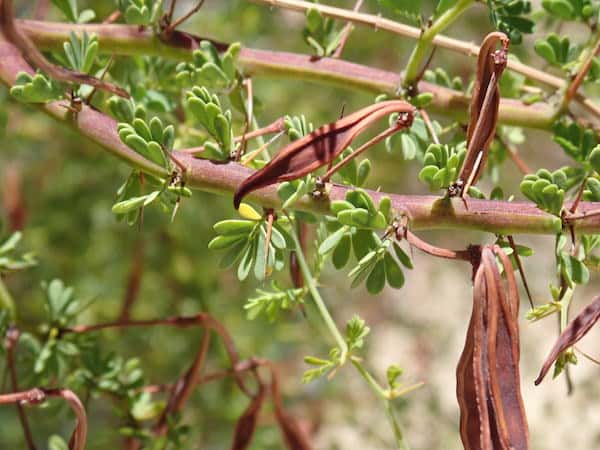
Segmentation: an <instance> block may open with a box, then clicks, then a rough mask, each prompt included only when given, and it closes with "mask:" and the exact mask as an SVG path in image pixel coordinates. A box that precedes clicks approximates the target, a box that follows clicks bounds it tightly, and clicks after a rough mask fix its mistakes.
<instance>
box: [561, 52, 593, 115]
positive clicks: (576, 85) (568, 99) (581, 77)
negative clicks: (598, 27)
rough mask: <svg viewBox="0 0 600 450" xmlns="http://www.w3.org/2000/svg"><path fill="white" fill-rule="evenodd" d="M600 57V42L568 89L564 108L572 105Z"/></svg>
mask: <svg viewBox="0 0 600 450" xmlns="http://www.w3.org/2000/svg"><path fill="white" fill-rule="evenodd" d="M598 55H600V40H599V41H598V42H597V43H596V46H595V47H594V50H593V51H592V52H591V53H590V55H589V56H588V58H587V59H586V60H585V62H584V63H583V65H582V66H581V69H579V72H577V75H575V78H573V81H571V83H570V84H569V87H567V90H566V91H565V98H564V102H563V105H564V106H568V105H569V103H571V100H573V97H575V94H576V93H577V89H579V86H581V83H583V80H584V79H585V76H586V75H587V74H588V72H589V71H590V68H591V67H592V63H593V62H594V58H595V57H596V56H598Z"/></svg>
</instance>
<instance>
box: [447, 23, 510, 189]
mask: <svg viewBox="0 0 600 450" xmlns="http://www.w3.org/2000/svg"><path fill="white" fill-rule="evenodd" d="M509 42H510V41H509V39H508V36H506V35H505V34H504V33H501V32H498V31H495V32H493V33H490V34H488V35H487V36H486V37H485V39H484V41H483V43H482V44H481V48H480V49H479V59H478V61H477V73H476V75H475V86H474V87H473V96H472V99H471V112H470V118H469V127H468V130H467V155H466V156H465V161H464V163H463V166H462V168H461V171H460V174H459V176H458V181H457V183H462V186H461V187H460V189H459V191H460V195H461V196H463V195H464V194H465V193H466V192H468V190H469V188H470V187H471V186H472V185H474V184H475V183H477V180H478V179H479V177H480V176H481V174H482V173H483V169H484V167H485V163H486V161H487V157H488V153H489V147H490V144H491V143H492V140H493V139H494V136H495V134H496V125H497V123H498V107H499V105H500V90H499V88H498V82H499V81H500V76H501V75H502V72H503V71H504V68H505V67H506V63H507V60H508V59H507V58H508V44H509ZM498 43H500V44H501V45H502V47H501V48H500V49H498V50H496V46H497V45H498Z"/></svg>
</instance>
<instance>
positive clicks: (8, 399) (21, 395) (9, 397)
mask: <svg viewBox="0 0 600 450" xmlns="http://www.w3.org/2000/svg"><path fill="white" fill-rule="evenodd" d="M48 397H60V398H62V399H64V400H65V401H67V403H69V406H71V409H72V410H73V411H74V412H75V417H76V423H75V429H74V430H73V434H72V435H71V439H70V440H69V449H70V450H84V449H85V443H86V439H87V415H86V413H85V408H84V407H83V404H82V403H81V400H79V397H77V395H75V393H74V392H73V391H71V390H69V389H59V388H57V389H40V388H34V389H29V390H28V391H22V392H13V393H11V394H4V395H0V404H7V403H18V404H27V403H30V404H34V405H38V404H40V403H43V402H45V401H46V399H47V398H48Z"/></svg>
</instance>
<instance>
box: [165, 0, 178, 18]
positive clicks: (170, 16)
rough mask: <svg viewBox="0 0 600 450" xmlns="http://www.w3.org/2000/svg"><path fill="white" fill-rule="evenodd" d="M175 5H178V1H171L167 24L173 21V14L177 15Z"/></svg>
mask: <svg viewBox="0 0 600 450" xmlns="http://www.w3.org/2000/svg"><path fill="white" fill-rule="evenodd" d="M175 5H177V0H171V3H170V4H169V11H168V12H167V16H166V19H167V23H171V21H172V20H173V14H174V13H175Z"/></svg>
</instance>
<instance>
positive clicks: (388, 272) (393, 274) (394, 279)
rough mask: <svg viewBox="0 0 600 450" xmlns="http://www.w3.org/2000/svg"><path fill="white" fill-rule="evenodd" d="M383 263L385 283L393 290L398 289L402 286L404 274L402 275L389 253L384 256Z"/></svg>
mask: <svg viewBox="0 0 600 450" xmlns="http://www.w3.org/2000/svg"><path fill="white" fill-rule="evenodd" d="M384 262H385V277H386V279H387V283H388V284H389V285H390V286H391V287H393V288H395V289H400V288H401V287H402V286H404V274H403V273H402V269H400V265H399V264H398V263H397V262H396V260H395V259H394V258H393V257H392V255H390V254H389V253H386V254H385V256H384Z"/></svg>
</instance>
